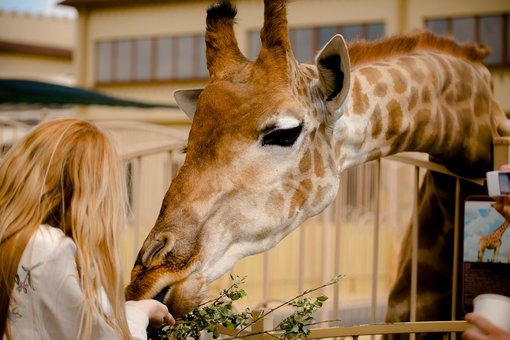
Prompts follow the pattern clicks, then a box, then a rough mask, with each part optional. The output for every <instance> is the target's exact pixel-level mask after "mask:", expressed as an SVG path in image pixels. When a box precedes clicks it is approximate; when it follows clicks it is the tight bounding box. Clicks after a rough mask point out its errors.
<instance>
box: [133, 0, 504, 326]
mask: <svg viewBox="0 0 510 340" xmlns="http://www.w3.org/2000/svg"><path fill="white" fill-rule="evenodd" d="M264 4H265V10H264V25H263V27H262V29H261V34H260V36H261V42H262V47H261V50H260V53H259V55H258V57H257V59H256V60H254V61H251V60H248V59H247V58H246V57H244V56H243V55H242V53H241V52H240V51H239V48H238V46H237V41H236V38H235V35H234V29H233V25H234V17H235V14H236V10H235V8H234V7H233V6H232V5H231V4H230V2H229V1H221V2H220V3H219V4H218V5H215V6H212V7H210V8H209V10H208V14H207V19H206V26H207V28H206V34H205V39H206V59H207V67H208V70H209V74H210V81H209V83H208V84H207V85H206V86H205V88H204V89H203V90H193V91H180V92H179V93H177V94H176V99H177V101H178V102H179V104H180V105H181V107H182V108H183V110H184V111H186V113H187V114H188V115H190V116H192V117H193V123H192V127H191V130H190V134H189V138H188V145H187V154H186V159H185V161H184V164H183V166H182V167H181V169H180V170H179V172H178V174H177V175H176V177H175V178H174V180H173V181H172V183H171V185H170V187H169V189H168V191H167V193H166V196H165V198H164V200H163V203H162V206H161V210H160V214H159V216H158V219H157V221H156V223H155V226H154V228H153V229H152V230H151V231H150V233H149V235H148V236H147V238H146V240H145V242H144V244H143V246H142V248H141V249H140V252H139V254H138V258H137V261H136V263H135V265H134V268H133V270H132V273H131V282H130V284H129V285H128V287H127V289H126V295H127V298H128V299H142V298H153V297H156V296H158V297H160V298H161V300H162V301H163V302H164V303H165V304H167V305H168V306H169V308H170V310H171V311H172V312H173V313H174V314H175V315H177V316H178V315H181V314H183V313H185V312H187V311H189V310H190V309H192V308H193V307H196V306H197V305H198V304H199V303H200V302H201V300H202V296H203V293H204V291H205V287H206V285H207V284H208V283H210V282H211V281H213V280H215V279H216V278H218V277H220V276H221V275H222V274H224V273H225V272H227V271H228V270H229V269H230V268H231V267H232V266H233V265H234V264H235V263H236V262H237V261H239V260H240V259H242V258H243V257H246V256H249V255H252V254H256V253H260V252H263V251H266V250H268V249H270V248H271V247H273V246H275V245H276V244H277V243H278V242H279V241H281V240H282V239H283V238H284V237H285V236H287V235H288V234H289V233H290V232H291V231H293V230H294V229H296V228H297V227H298V226H299V225H301V224H302V222H303V221H305V220H306V219H307V218H309V217H311V216H314V215H317V214H318V213H320V212H321V211H322V210H324V209H325V208H326V207H327V206H328V205H329V204H330V203H331V202H332V200H333V199H334V197H335V196H336V193H337V191H338V187H339V174H340V172H341V171H343V170H345V169H347V168H349V167H352V166H355V165H357V164H361V163H364V162H367V161H369V160H373V159H376V158H379V157H383V156H386V155H389V154H394V153H397V152H401V151H421V152H427V153H429V154H431V155H432V156H434V157H435V158H436V159H439V160H441V161H442V162H444V164H445V165H446V166H448V167H450V168H451V169H452V170H454V171H456V172H458V173H460V174H462V175H464V176H469V175H479V174H480V173H482V172H483V171H484V170H485V169H487V168H488V167H489V166H490V164H491V155H490V152H489V150H490V146H491V143H492V138H493V136H495V135H498V128H499V127H501V126H503V124H507V123H506V118H505V116H504V113H503V111H502V110H501V109H500V108H499V106H498V105H497V103H496V102H495V101H494V98H493V94H492V89H491V78H490V74H489V72H488V70H487V68H486V67H484V66H483V64H482V63H481V61H482V60H483V58H484V57H485V56H486V55H487V50H486V49H484V48H481V47H477V46H473V45H467V44H463V45H460V44H458V43H456V42H454V41H453V40H451V39H448V38H442V37H437V36H434V35H432V34H430V33H426V32H422V33H414V34H410V35H401V36H396V37H390V38H387V39H383V40H379V41H376V42H355V43H351V44H349V46H347V45H346V44H345V41H344V39H343V38H342V37H341V36H335V37H333V38H332V39H331V40H330V42H329V43H328V44H327V45H326V46H325V47H324V48H323V49H322V50H321V51H320V52H319V54H318V56H317V59H316V64H315V65H307V64H299V63H298V62H297V61H296V60H295V58H294V56H293V53H292V49H291V46H290V41H289V37H288V31H287V16H286V4H285V1H284V0H265V1H264ZM459 165H461V166H459Z"/></svg>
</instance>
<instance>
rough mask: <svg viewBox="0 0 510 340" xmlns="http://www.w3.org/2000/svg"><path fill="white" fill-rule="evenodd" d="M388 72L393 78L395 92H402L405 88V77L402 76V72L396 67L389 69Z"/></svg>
mask: <svg viewBox="0 0 510 340" xmlns="http://www.w3.org/2000/svg"><path fill="white" fill-rule="evenodd" d="M388 72H389V74H390V75H391V78H392V79H393V86H394V88H395V92H397V93H403V92H404V91H405V90H406V89H407V79H406V77H404V74H403V73H402V72H401V71H400V70H399V69H396V68H392V69H389V70H388Z"/></svg>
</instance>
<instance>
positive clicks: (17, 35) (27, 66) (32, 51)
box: [0, 11, 75, 84]
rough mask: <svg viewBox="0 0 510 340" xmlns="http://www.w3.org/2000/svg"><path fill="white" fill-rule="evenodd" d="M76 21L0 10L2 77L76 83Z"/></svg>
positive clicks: (0, 67) (0, 73)
mask: <svg viewBox="0 0 510 340" xmlns="http://www.w3.org/2000/svg"><path fill="white" fill-rule="evenodd" d="M74 41H75V25H74V20H71V19H65V18H53V17H44V16H34V15H28V14H16V13H11V12H8V13H6V12H1V11H0V42H2V43H9V44H16V45H21V46H17V47H16V50H9V49H6V48H2V49H0V77H1V78H26V79H35V80H44V81H53V82H58V83H63V84H73V83H74V67H73V63H72V58H71V51H72V49H73V47H74Z"/></svg>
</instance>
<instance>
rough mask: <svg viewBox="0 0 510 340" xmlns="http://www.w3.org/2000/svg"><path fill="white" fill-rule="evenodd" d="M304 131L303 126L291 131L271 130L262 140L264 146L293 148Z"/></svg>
mask: <svg viewBox="0 0 510 340" xmlns="http://www.w3.org/2000/svg"><path fill="white" fill-rule="evenodd" d="M301 130H303V124H300V125H298V126H296V127H293V128H290V129H275V130H271V131H269V132H268V133H266V134H265V135H264V137H263V138H262V146H264V145H279V146H292V145H293V144H294V142H295V141H296V139H298V137H299V135H300V134H301Z"/></svg>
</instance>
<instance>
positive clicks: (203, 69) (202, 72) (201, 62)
mask: <svg viewBox="0 0 510 340" xmlns="http://www.w3.org/2000/svg"><path fill="white" fill-rule="evenodd" d="M196 39H198V40H199V41H198V77H200V78H207V77H208V76H209V71H207V61H206V59H205V37H204V36H203V35H202V36H198V37H196Z"/></svg>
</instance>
